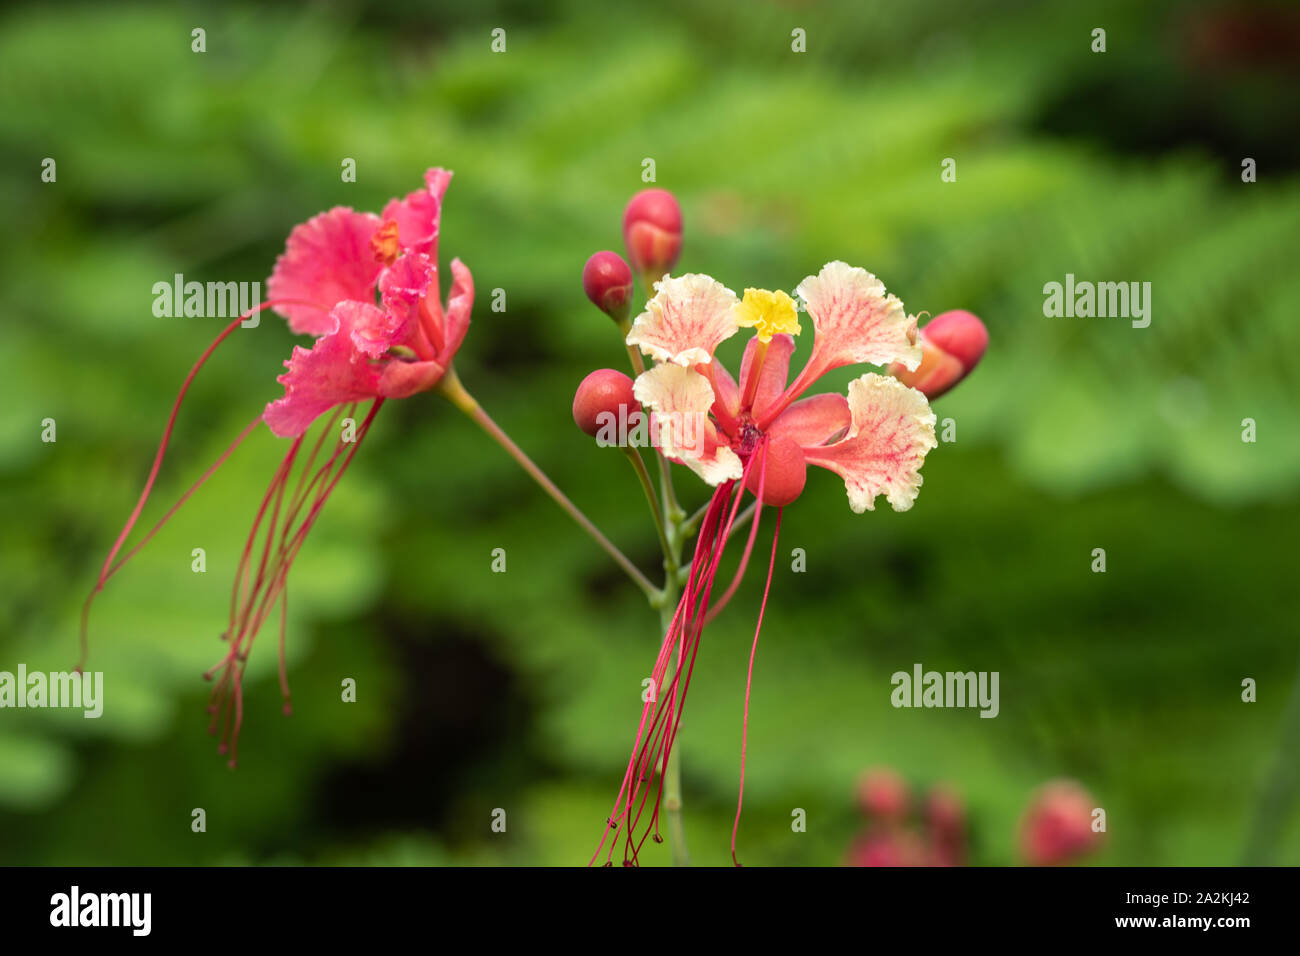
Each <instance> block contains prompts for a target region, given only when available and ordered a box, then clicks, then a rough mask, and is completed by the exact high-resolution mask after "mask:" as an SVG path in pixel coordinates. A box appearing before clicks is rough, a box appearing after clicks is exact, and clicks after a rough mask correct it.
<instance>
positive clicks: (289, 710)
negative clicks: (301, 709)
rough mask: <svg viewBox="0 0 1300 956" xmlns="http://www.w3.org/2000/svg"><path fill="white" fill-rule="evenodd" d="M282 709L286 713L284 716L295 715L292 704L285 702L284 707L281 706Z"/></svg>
mask: <svg viewBox="0 0 1300 956" xmlns="http://www.w3.org/2000/svg"><path fill="white" fill-rule="evenodd" d="M281 711H282V712H283V713H284V716H286V717H292V716H293V707H292V706H291V705H290V704H285V705H284V707H283V708H281Z"/></svg>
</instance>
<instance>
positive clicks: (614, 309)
mask: <svg viewBox="0 0 1300 956" xmlns="http://www.w3.org/2000/svg"><path fill="white" fill-rule="evenodd" d="M582 288H583V290H584V291H585V292H586V293H587V298H588V299H590V300H591V301H592V303H593V304H594V305H595V306H596V308H598V309H600V311H602V312H604V313H605V314H606V315H608V316H609V317H610V318H611V319H613V320H614V321H615V322H622V321H623V320H624V319H626V318H627V314H628V311H629V310H630V309H631V306H632V267H631V266H629V265H628V264H627V262H626V260H624V258H623V257H622V256H620V255H619V254H618V253H617V252H597V253H596V254H595V255H593V256H592V257H591V258H590V259H588V260H587V264H586V265H585V266H583V267H582Z"/></svg>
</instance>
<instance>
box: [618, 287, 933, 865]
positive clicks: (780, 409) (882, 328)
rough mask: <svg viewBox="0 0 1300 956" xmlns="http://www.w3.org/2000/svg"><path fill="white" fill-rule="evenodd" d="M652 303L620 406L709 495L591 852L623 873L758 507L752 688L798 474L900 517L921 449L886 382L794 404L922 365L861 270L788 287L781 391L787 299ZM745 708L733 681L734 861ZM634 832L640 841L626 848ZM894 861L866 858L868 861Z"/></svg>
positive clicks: (651, 814) (894, 383)
mask: <svg viewBox="0 0 1300 956" xmlns="http://www.w3.org/2000/svg"><path fill="white" fill-rule="evenodd" d="M655 290H656V293H655V295H654V297H653V298H652V299H651V300H650V301H649V302H648V303H647V305H646V310H645V311H644V312H643V313H641V315H639V316H638V317H637V319H636V322H635V323H634V324H633V326H632V328H631V330H630V332H629V333H628V335H627V344H628V345H629V346H635V347H637V348H639V349H640V350H641V351H642V352H643V353H644V354H645V355H648V356H650V357H651V358H653V359H654V360H655V362H656V364H655V365H654V366H653V367H652V368H650V369H648V370H646V371H645V372H643V373H641V374H640V375H638V376H637V379H636V382H635V384H634V387H633V394H634V397H635V399H636V400H637V401H638V402H639V403H640V404H641V405H642V406H644V407H645V408H646V409H647V410H648V411H649V412H650V413H651V421H652V425H651V434H652V436H657V439H658V444H659V448H660V451H662V453H663V454H664V455H665V456H666V457H667V458H669V459H671V460H674V461H677V462H680V463H681V464H684V465H686V466H687V467H689V468H690V469H691V470H693V471H694V472H695V473H696V474H698V475H699V476H700V477H701V478H703V479H704V480H705V481H706V482H708V483H709V484H711V485H715V486H717V490H716V491H715V492H714V494H713V497H712V499H711V500H710V502H709V505H708V507H707V508H706V509H705V511H704V514H703V517H702V520H701V524H700V531H699V537H698V538H697V539H696V545H695V555H694V558H693V559H692V562H691V566H690V569H689V572H688V574H687V576H686V580H685V585H684V588H683V593H682V596H681V600H680V601H679V603H678V605H677V609H676V613H675V614H674V616H673V618H672V621H671V623H670V625H669V627H668V629H667V633H666V634H665V637H664V642H663V644H662V645H661V647H660V651H659V657H658V658H657V660H656V661H655V665H654V668H653V669H652V671H651V683H652V685H653V687H654V688H655V690H656V694H657V695H658V696H657V697H656V698H655V699H652V700H650V701H649V702H648V703H647V704H646V706H645V708H644V709H643V712H642V718H641V723H640V726H639V727H638V729H637V735H636V738H635V740H634V743H633V750H632V756H631V758H630V760H629V762H628V766H627V770H626V772H625V774H624V777H623V783H622V786H621V788H620V790H619V792H618V795H617V796H616V798H615V803H614V808H613V810H612V812H611V814H610V816H609V819H608V829H607V831H606V833H605V836H604V838H603V839H602V840H601V842H600V845H599V846H598V847H597V850H596V854H595V855H594V856H593V857H592V861H593V862H595V861H597V860H599V859H600V858H601V856H602V854H605V859H606V861H607V862H612V855H613V852H614V848H615V846H616V845H617V844H618V843H620V842H622V843H623V846H624V850H623V857H624V863H625V864H634V863H635V862H636V861H637V855H638V852H639V849H640V846H641V844H642V843H643V842H644V840H645V839H646V836H647V835H650V834H653V835H654V836H655V839H659V832H658V831H659V814H660V808H661V801H662V795H663V785H664V784H663V781H664V776H665V773H666V771H667V767H668V760H669V756H670V754H671V751H672V746H673V742H674V739H675V737H676V733H677V726H678V723H679V722H680V719H681V713H682V709H683V707H684V706H685V701H686V694H687V691H688V689H689V685H690V677H691V673H692V671H693V668H694V661H695V656H696V654H697V652H698V650H699V643H700V638H701V635H702V633H703V630H704V627H705V625H706V624H707V623H708V622H709V621H710V620H711V619H712V618H713V617H714V616H715V615H716V614H717V613H718V612H719V611H720V610H721V609H722V608H723V607H724V606H725V605H726V604H727V602H728V601H729V600H730V598H731V596H732V595H733V594H734V593H735V592H736V589H737V587H738V586H739V584H740V581H741V579H742V577H743V576H744V573H745V570H746V568H747V566H748V562H749V557H750V554H751V552H752V549H753V546H754V541H755V537H756V535H757V532H758V526H759V517H760V515H761V514H762V508H763V505H765V504H766V505H771V506H775V507H777V509H778V511H777V517H776V522H775V526H774V529H773V536H772V552H771V560H770V561H769V566H768V575H767V584H766V586H765V589H764V594H763V603H762V604H761V605H760V606H759V611H758V622H757V625H756V627H755V632H754V643H753V645H752V646H751V650H750V665H749V666H750V670H749V674H750V677H751V678H752V675H753V668H754V659H755V654H756V650H757V644H758V635H759V631H760V630H761V628H762V623H763V613H764V610H765V608H766V604H767V595H768V591H769V589H770V587H771V582H772V572H773V569H774V566H775V561H776V549H777V538H778V536H779V534H780V528H781V514H782V510H781V509H783V508H784V506H785V505H787V504H789V503H790V502H792V501H794V500H795V499H796V498H798V497H799V495H800V494H801V493H802V492H803V489H804V485H805V482H806V472H807V466H808V465H809V464H813V465H818V466H820V467H822V468H826V469H828V470H830V471H832V472H834V473H836V474H837V475H838V476H839V477H840V478H842V479H843V480H844V484H845V489H846V491H847V493H848V498H849V506H850V507H851V508H852V509H853V510H854V511H856V512H863V511H868V510H872V509H873V508H874V507H875V500H876V498H877V497H879V496H881V495H884V496H885V498H886V500H887V501H888V502H889V503H890V505H891V506H892V507H893V508H894V509H895V510H896V511H905V510H907V509H908V508H910V507H911V506H912V503H913V502H914V501H915V500H916V496H917V492H918V490H919V489H920V486H921V476H920V468H921V465H922V463H923V462H924V460H925V455H926V453H927V452H928V451H929V450H930V449H932V448H934V447H935V444H936V442H935V435H934V425H935V415H934V413H933V412H932V411H931V410H930V405H929V402H927V401H926V398H925V396H924V395H923V394H922V393H921V392H919V391H917V390H916V389H914V388H909V387H908V386H906V385H904V384H903V383H901V382H899V381H898V380H897V379H895V378H891V377H889V376H886V375H879V374H876V373H874V372H868V373H866V374H864V375H862V376H861V377H859V378H858V379H856V380H854V381H853V382H851V383H850V384H849V388H848V396H847V397H845V396H842V395H838V394H818V395H812V396H810V397H803V396H804V393H805V392H807V391H808V389H809V388H810V387H811V386H812V385H813V384H814V383H815V382H816V381H817V380H818V379H819V378H821V377H822V376H823V375H825V374H826V373H827V372H829V371H831V370H833V369H836V368H840V367H843V366H846V365H855V364H862V363H870V364H875V365H888V364H889V363H892V362H899V363H902V364H903V365H904V366H906V367H907V368H911V369H915V368H916V367H917V365H918V364H919V363H920V361H921V349H920V348H919V347H918V346H917V338H916V335H917V333H916V319H915V318H914V317H912V316H909V315H907V313H906V312H905V311H904V310H903V304H902V303H901V302H900V301H899V300H898V299H897V297H895V296H892V295H887V294H886V293H885V287H884V285H883V284H882V283H881V282H880V280H879V279H877V278H876V277H875V276H873V275H871V274H870V273H869V272H867V271H865V270H864V269H857V268H853V267H851V266H848V265H846V264H845V263H843V262H831V263H828V264H827V265H826V266H825V267H824V268H823V269H822V270H821V272H819V273H818V274H817V275H816V276H809V277H808V278H806V279H804V281H803V282H802V283H800V285H799V287H798V290H797V292H798V294H799V296H800V297H801V298H802V299H803V301H804V303H805V304H806V307H807V312H808V315H809V317H810V318H811V320H812V326H813V331H814V335H815V338H814V341H813V345H812V349H811V353H810V355H809V357H808V361H807V363H806V364H805V365H804V367H803V370H802V371H801V372H800V373H799V374H798V375H797V376H796V377H795V379H794V381H793V382H791V381H789V372H790V359H791V356H792V355H793V354H794V336H795V335H797V334H799V333H800V332H801V331H802V327H801V325H800V322H799V316H798V310H797V309H796V306H795V302H794V300H793V299H791V298H790V297H789V296H788V295H786V294H785V293H784V292H768V291H765V290H761V289H747V290H746V291H745V296H744V298H743V299H738V298H737V297H736V294H735V293H734V292H732V291H731V290H730V289H728V288H726V287H725V286H723V285H722V284H721V283H720V282H718V281H717V280H715V279H712V278H710V277H709V276H706V275H697V274H688V275H683V276H678V277H666V278H664V279H662V280H661V281H659V282H657V283H655ZM741 328H753V329H754V330H755V335H754V338H753V339H752V340H751V341H750V342H749V344H748V346H747V347H746V349H745V353H744V358H743V360H742V362H741V368H740V378H739V381H738V382H737V380H736V379H735V378H733V377H732V376H731V374H730V373H728V371H727V370H726V369H725V368H723V367H722V365H721V363H719V362H717V361H715V358H714V355H715V352H716V350H717V348H718V346H719V345H720V344H721V343H722V342H724V341H726V340H727V339H728V338H730V337H731V336H732V335H734V334H736V332H737V331H739V330H740V329H741ZM746 489H747V490H748V491H750V492H751V493H752V494H753V495H754V497H755V499H757V500H756V503H755V508H754V516H753V523H752V526H751V527H750V530H749V535H748V541H747V542H746V545H745V549H744V552H743V554H742V555H741V558H740V561H739V567H738V570H737V571H736V574H735V577H734V578H733V580H732V582H731V584H730V585H729V586H728V587H727V588H726V590H725V591H724V592H723V593H722V595H721V597H720V598H718V599H716V600H715V599H714V596H713V585H714V580H715V578H716V576H717V572H718V569H719V565H720V562H721V559H722V554H723V551H724V550H725V548H726V545H727V542H728V540H729V539H730V537H731V534H732V531H733V530H734V529H735V527H736V526H737V512H738V510H739V506H740V501H741V499H742V497H743V496H744V494H745V491H746ZM674 655H675V657H676V663H675V666H674V665H673V663H672V661H673V657H674ZM749 697H750V688H749V686H748V684H747V687H746V692H745V713H744V718H743V723H742V731H741V762H740V794H739V798H738V800H737V807H736V821H735V824H734V826H733V829H732V843H731V849H732V859H733V860H735V859H736V834H737V831H738V829H739V825H740V812H741V808H742V805H743V801H744V779H745V745H746V740H747V735H748V713H749ZM656 777H657V780H658V782H657V783H656V782H655V781H656ZM652 795H653V798H652ZM647 810H648V813H647ZM642 825H643V826H644V827H645V828H646V829H645V835H638V828H639V827H640V826H642ZM607 846H608V851H607V850H606V847H607ZM894 849H896V848H894V847H892V845H891V846H890V847H888V848H882V847H874V846H873V847H872V848H870V853H869V855H872V856H873V857H874V856H875V855H877V853H876V851H877V850H880V851H881V852H884V851H885V850H888V851H889V852H893V850H894ZM903 855H904V856H906V854H903Z"/></svg>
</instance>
